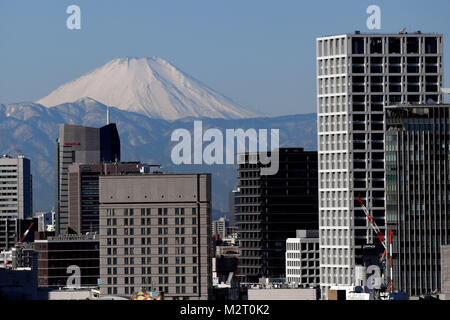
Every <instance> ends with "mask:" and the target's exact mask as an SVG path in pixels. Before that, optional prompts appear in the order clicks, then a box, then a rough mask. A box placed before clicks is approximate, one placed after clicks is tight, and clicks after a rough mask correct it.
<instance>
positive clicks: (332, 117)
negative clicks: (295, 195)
mask: <svg viewBox="0 0 450 320" xmlns="http://www.w3.org/2000/svg"><path fill="white" fill-rule="evenodd" d="M442 48H443V46H442V35H438V34H422V33H420V32H416V33H405V32H402V33H398V34H360V33H359V32H355V34H345V35H337V36H330V37H322V38H318V39H317V113H318V122H317V126H318V150H319V206H320V212H319V214H320V222H319V223H320V248H321V249H320V250H321V263H320V266H321V287H322V289H323V290H322V292H323V293H325V295H326V289H327V288H329V287H330V286H331V285H351V284H353V280H354V279H353V274H354V268H355V265H359V264H363V263H365V262H366V261H365V256H367V253H368V252H369V251H368V250H375V253H377V251H378V248H377V246H378V247H379V245H378V239H377V238H376V236H374V234H373V232H372V230H371V229H370V227H369V225H368V222H367V220H366V218H365V215H364V213H363V210H362V208H360V206H359V204H358V202H357V200H356V199H355V197H356V196H358V195H360V196H361V199H362V200H363V202H364V203H365V204H366V206H367V208H368V209H369V211H370V212H371V213H372V215H373V217H374V219H375V221H376V222H377V224H378V225H379V226H380V227H381V228H382V229H383V230H384V225H385V213H384V211H385V209H384V146H383V122H384V119H383V118H384V117H383V106H386V105H392V104H399V103H411V104H419V103H427V102H428V103H440V102H442V95H441V94H440V88H441V87H442V85H443V70H444V69H443V59H442Z"/></svg>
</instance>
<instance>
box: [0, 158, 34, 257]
mask: <svg viewBox="0 0 450 320" xmlns="http://www.w3.org/2000/svg"><path fill="white" fill-rule="evenodd" d="M32 203H33V192H32V176H31V171H30V160H29V159H27V158H25V157H24V156H18V157H17V158H15V157H11V156H8V155H3V156H0V250H8V249H10V248H11V247H13V246H14V244H15V243H16V242H17V241H18V239H19V237H18V233H19V232H20V230H21V225H22V224H23V223H25V222H24V221H23V220H24V219H29V218H31V216H32V212H33V204H32ZM27 221H28V220H27Z"/></svg>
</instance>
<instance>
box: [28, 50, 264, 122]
mask: <svg viewBox="0 0 450 320" xmlns="http://www.w3.org/2000/svg"><path fill="white" fill-rule="evenodd" d="M82 98H86V99H94V100H96V101H98V102H101V103H103V104H105V105H108V106H114V107H117V108H119V109H122V110H126V111H132V112H137V113H141V114H144V115H147V116H149V117H151V118H162V119H166V120H176V119H180V118H185V117H208V118H224V119H238V118H249V117H256V116H258V115H260V114H258V113H256V112H253V111H250V110H247V109H245V108H243V107H241V106H239V105H237V104H236V103H235V102H233V101H232V100H231V99H229V98H227V97H225V96H224V95H222V94H220V93H218V92H217V91H215V90H213V89H211V88H209V87H208V86H206V85H205V84H203V83H202V82H200V81H198V80H196V79H195V78H193V77H191V76H190V75H188V74H186V73H184V72H183V71H181V70H180V69H178V68H176V67H175V66H173V65H172V64H170V63H169V62H167V61H166V60H164V59H162V58H159V57H151V58H136V57H125V58H117V59H114V60H111V61H110V62H108V63H106V64H105V65H103V66H102V67H100V68H97V69H95V70H93V71H91V72H89V73H87V74H85V75H83V76H81V77H80V78H78V79H76V80H74V81H72V82H69V83H67V84H64V85H62V86H61V87H59V88H58V89H56V90H55V91H53V92H52V93H50V94H49V95H48V96H46V97H44V98H42V99H40V100H38V101H37V103H40V104H42V105H44V106H46V107H53V106H56V105H59V104H62V103H67V102H74V101H77V100H79V99H82Z"/></svg>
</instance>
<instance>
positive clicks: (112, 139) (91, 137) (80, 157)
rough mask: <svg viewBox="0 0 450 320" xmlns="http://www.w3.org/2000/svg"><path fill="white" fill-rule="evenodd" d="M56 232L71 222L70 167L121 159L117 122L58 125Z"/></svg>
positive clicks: (62, 229) (66, 227)
mask: <svg viewBox="0 0 450 320" xmlns="http://www.w3.org/2000/svg"><path fill="white" fill-rule="evenodd" d="M55 154H56V159H55V165H56V170H55V175H56V195H55V196H56V203H55V210H56V215H55V216H56V223H55V225H56V233H57V234H61V233H67V232H68V225H69V221H68V220H69V199H68V193H69V190H68V189H69V185H68V167H69V165H71V164H74V163H78V164H85V163H99V162H116V161H117V162H120V139H119V134H118V132H117V128H116V125H115V124H114V123H112V124H108V125H106V126H104V127H101V128H90V127H83V126H77V125H71V124H61V125H60V126H59V138H58V139H57V141H56V152H55Z"/></svg>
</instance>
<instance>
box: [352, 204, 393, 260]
mask: <svg viewBox="0 0 450 320" xmlns="http://www.w3.org/2000/svg"><path fill="white" fill-rule="evenodd" d="M356 198H357V199H358V201H359V204H360V205H361V207H362V208H363V210H364V214H365V215H366V218H367V220H368V221H369V224H370V226H371V227H372V229H373V230H374V231H375V233H376V234H377V237H378V239H379V240H380V242H381V244H382V245H383V247H384V249H385V250H386V249H387V247H386V239H385V237H384V236H383V233H382V232H381V230H380V228H378V225H377V224H376V222H375V220H374V219H373V217H372V215H371V214H370V213H369V210H367V208H366V206H365V205H364V203H363V202H362V200H361V198H360V197H359V196H357V197H356ZM385 254H386V252H385V253H383V257H384V255H385Z"/></svg>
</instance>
